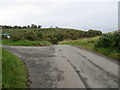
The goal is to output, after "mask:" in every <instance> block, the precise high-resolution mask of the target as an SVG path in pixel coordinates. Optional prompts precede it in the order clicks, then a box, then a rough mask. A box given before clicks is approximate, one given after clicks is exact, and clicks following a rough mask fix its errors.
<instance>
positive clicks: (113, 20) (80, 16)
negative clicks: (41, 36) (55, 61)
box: [0, 0, 119, 32]
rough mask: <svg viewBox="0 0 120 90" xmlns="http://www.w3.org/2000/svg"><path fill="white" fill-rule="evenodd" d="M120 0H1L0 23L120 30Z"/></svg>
mask: <svg viewBox="0 0 120 90" xmlns="http://www.w3.org/2000/svg"><path fill="white" fill-rule="evenodd" d="M118 1H119V0H0V25H12V26H14V25H18V26H19V25H20V26H23V25H31V24H36V25H42V27H44V28H47V27H50V26H53V27H55V26H58V27H60V28H73V29H79V30H89V29H96V30H102V31H103V32H110V31H114V30H118Z"/></svg>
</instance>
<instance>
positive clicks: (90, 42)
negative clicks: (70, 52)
mask: <svg viewBox="0 0 120 90" xmlns="http://www.w3.org/2000/svg"><path fill="white" fill-rule="evenodd" d="M99 38H100V36H98V37H93V38H84V39H79V40H66V41H62V42H60V43H59V44H60V45H77V46H81V47H83V48H87V49H90V50H93V51H96V52H98V53H100V54H103V55H106V56H108V57H110V58H113V59H117V60H118V59H120V51H119V50H116V49H114V48H98V47H97V48H96V47H95V43H96V42H97V40H98V39H99Z"/></svg>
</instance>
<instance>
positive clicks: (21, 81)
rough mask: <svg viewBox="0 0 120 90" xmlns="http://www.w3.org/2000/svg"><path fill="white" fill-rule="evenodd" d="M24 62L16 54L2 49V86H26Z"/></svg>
mask: <svg viewBox="0 0 120 90" xmlns="http://www.w3.org/2000/svg"><path fill="white" fill-rule="evenodd" d="M26 83H27V73H26V69H25V66H24V63H23V62H22V61H21V60H20V58H18V57H17V56H15V55H13V54H12V53H11V52H8V51H6V50H4V49H2V88H27V85H26Z"/></svg>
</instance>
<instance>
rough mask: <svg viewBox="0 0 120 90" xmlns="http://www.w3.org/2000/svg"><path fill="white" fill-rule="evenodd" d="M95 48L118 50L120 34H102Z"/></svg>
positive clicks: (119, 47)
mask: <svg viewBox="0 0 120 90" xmlns="http://www.w3.org/2000/svg"><path fill="white" fill-rule="evenodd" d="M95 47H104V48H114V49H120V32H117V33H114V34H104V35H103V36H102V37H101V38H100V39H99V40H98V42H97V43H96V44H95Z"/></svg>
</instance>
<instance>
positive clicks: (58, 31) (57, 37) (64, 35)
mask: <svg viewBox="0 0 120 90" xmlns="http://www.w3.org/2000/svg"><path fill="white" fill-rule="evenodd" d="M3 32H9V33H10V34H11V36H12V39H13V40H15V41H17V40H30V41H44V40H47V41H49V42H51V43H53V44H57V42H59V41H63V40H77V39H80V38H87V37H93V36H97V35H102V32H101V31H98V30H89V31H81V30H75V29H65V28H42V29H38V28H35V29H34V28H33V29H5V30H3Z"/></svg>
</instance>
